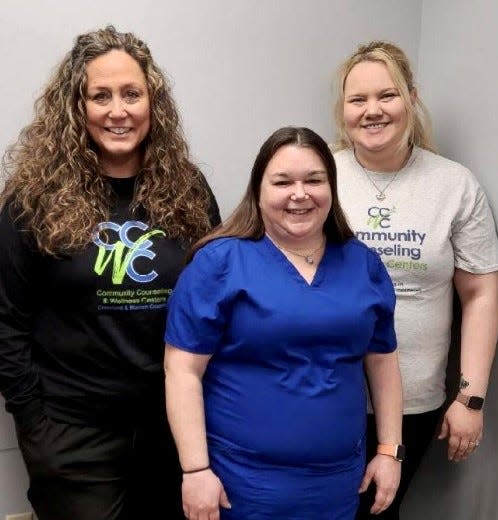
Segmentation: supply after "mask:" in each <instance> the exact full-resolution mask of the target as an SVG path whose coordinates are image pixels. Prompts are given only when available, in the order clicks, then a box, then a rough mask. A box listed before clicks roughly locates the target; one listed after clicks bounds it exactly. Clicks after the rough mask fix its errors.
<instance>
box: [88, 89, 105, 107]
mask: <svg viewBox="0 0 498 520" xmlns="http://www.w3.org/2000/svg"><path fill="white" fill-rule="evenodd" d="M90 99H91V100H92V101H95V102H96V103H100V104H103V103H105V102H106V101H107V100H108V99H109V94H108V93H107V92H104V91H100V92H97V93H96V94H93V95H92V96H90Z"/></svg>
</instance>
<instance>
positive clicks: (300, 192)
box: [290, 182, 310, 201]
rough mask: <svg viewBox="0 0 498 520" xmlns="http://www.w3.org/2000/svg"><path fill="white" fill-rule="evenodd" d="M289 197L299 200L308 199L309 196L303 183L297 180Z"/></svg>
mask: <svg viewBox="0 0 498 520" xmlns="http://www.w3.org/2000/svg"><path fill="white" fill-rule="evenodd" d="M290 198H291V200H294V201H301V200H307V199H309V198H310V196H309V195H308V194H307V193H306V191H305V189H304V184H303V183H302V182H297V183H296V185H295V187H294V193H293V194H292V195H291V197H290Z"/></svg>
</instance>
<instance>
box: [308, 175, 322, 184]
mask: <svg viewBox="0 0 498 520" xmlns="http://www.w3.org/2000/svg"><path fill="white" fill-rule="evenodd" d="M323 182H324V180H323V179H319V178H316V177H315V178H313V179H308V180H307V181H306V184H311V185H312V186H315V185H318V184H323Z"/></svg>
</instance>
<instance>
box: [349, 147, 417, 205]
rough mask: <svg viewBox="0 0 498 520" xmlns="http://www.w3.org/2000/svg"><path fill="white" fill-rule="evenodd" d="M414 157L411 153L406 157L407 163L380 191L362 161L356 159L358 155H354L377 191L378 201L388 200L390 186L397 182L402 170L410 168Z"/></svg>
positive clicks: (404, 163)
mask: <svg viewBox="0 0 498 520" xmlns="http://www.w3.org/2000/svg"><path fill="white" fill-rule="evenodd" d="M412 157H413V153H411V152H410V153H409V154H408V156H407V157H406V159H405V161H404V162H403V164H402V165H401V168H400V169H399V170H398V171H397V172H396V173H395V174H394V175H393V176H392V177H391V180H390V181H389V182H388V183H387V184H386V185H385V186H384V187H383V188H382V189H380V188H379V187H378V186H377V183H376V182H375V181H374V180H373V179H372V177H370V174H369V173H368V170H367V169H366V168H365V167H364V166H363V165H362V164H361V162H360V161H358V159H357V157H356V154H354V158H355V159H356V162H357V163H358V165H359V166H360V168H361V169H362V170H363V171H364V172H365V175H366V177H367V179H368V180H369V181H370V184H372V186H373V187H374V188H375V189H376V190H377V192H378V193H377V194H376V195H375V198H376V199H377V200H380V201H381V200H384V199H385V198H386V191H387V188H389V186H391V184H392V183H393V182H394V181H395V180H396V177H397V176H398V174H399V172H400V171H401V170H403V168H405V167H406V166H408V164H409V163H411V162H412Z"/></svg>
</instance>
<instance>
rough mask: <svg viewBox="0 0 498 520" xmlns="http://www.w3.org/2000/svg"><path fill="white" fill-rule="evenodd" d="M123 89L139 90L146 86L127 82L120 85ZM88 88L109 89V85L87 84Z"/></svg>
mask: <svg viewBox="0 0 498 520" xmlns="http://www.w3.org/2000/svg"><path fill="white" fill-rule="evenodd" d="M119 88H120V90H121V89H127V88H136V89H138V90H144V87H143V86H142V85H139V84H138V83H126V84H124V85H122V86H120V87H119ZM87 89H88V90H90V89H95V90H109V86H107V85H102V84H100V83H94V84H93V85H90V84H87Z"/></svg>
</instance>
